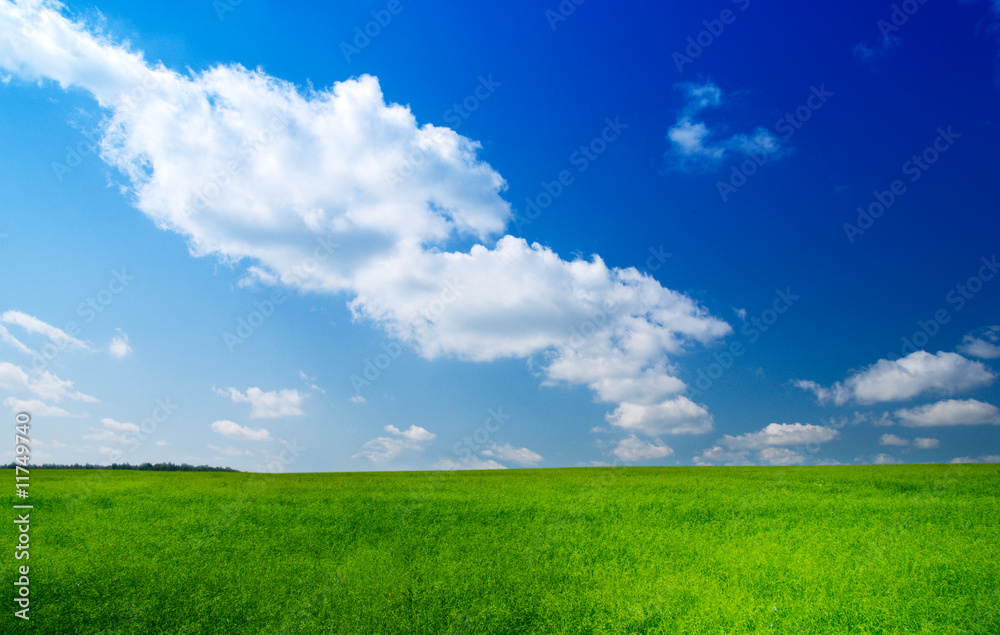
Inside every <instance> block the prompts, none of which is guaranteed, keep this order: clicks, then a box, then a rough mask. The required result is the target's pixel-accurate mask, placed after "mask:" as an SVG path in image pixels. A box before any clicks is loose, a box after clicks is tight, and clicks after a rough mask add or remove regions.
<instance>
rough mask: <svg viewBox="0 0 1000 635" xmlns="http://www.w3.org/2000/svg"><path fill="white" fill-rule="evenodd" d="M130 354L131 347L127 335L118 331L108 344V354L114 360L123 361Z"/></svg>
mask: <svg viewBox="0 0 1000 635" xmlns="http://www.w3.org/2000/svg"><path fill="white" fill-rule="evenodd" d="M131 352H132V347H131V346H130V345H129V343H128V335H126V334H125V333H124V332H122V330H121V329H118V335H116V336H115V337H114V338H112V340H111V343H110V344H108V354H110V355H111V356H112V357H114V358H115V359H124V358H126V357H128V355H129V354H130V353H131Z"/></svg>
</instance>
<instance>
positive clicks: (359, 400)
mask: <svg viewBox="0 0 1000 635" xmlns="http://www.w3.org/2000/svg"><path fill="white" fill-rule="evenodd" d="M350 401H351V403H368V400H367V399H365V398H364V397H363V396H362V395H354V396H353V397H351V399H350Z"/></svg>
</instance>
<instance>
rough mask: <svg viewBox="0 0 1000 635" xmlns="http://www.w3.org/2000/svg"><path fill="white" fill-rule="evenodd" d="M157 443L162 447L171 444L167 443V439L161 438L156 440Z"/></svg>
mask: <svg viewBox="0 0 1000 635" xmlns="http://www.w3.org/2000/svg"><path fill="white" fill-rule="evenodd" d="M156 445H158V446H159V447H161V448H162V447H164V446H167V445H170V444H169V443H167V442H166V441H164V440H163V439H160V440H159V441H157V442H156Z"/></svg>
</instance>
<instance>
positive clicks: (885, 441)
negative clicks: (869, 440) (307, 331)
mask: <svg viewBox="0 0 1000 635" xmlns="http://www.w3.org/2000/svg"><path fill="white" fill-rule="evenodd" d="M878 444H879V445H896V446H899V447H906V446H908V445H910V440H909V439H904V438H903V437H897V436H896V435H894V434H883V435H882V438H880V439H879V440H878Z"/></svg>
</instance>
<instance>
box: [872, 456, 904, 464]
mask: <svg viewBox="0 0 1000 635" xmlns="http://www.w3.org/2000/svg"><path fill="white" fill-rule="evenodd" d="M899 462H900V461H899V460H898V459H896V458H895V457H893V456H890V455H888V454H876V455H875V458H873V459H872V463H874V464H875V465H893V464H895V463H899Z"/></svg>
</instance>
